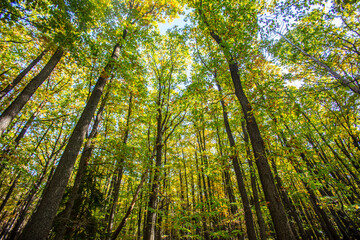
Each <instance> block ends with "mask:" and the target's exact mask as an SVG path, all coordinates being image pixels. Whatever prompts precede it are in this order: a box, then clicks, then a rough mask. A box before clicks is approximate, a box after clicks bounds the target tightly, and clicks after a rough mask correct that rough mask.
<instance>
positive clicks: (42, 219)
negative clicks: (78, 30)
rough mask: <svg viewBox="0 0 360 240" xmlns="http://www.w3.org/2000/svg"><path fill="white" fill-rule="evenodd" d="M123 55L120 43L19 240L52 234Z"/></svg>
mask: <svg viewBox="0 0 360 240" xmlns="http://www.w3.org/2000/svg"><path fill="white" fill-rule="evenodd" d="M123 38H124V36H123ZM119 55H120V45H119V44H116V45H115V47H114V51H113V53H112V56H111V58H112V59H111V60H110V63H108V64H107V65H106V67H105V69H104V71H103V72H102V74H101V75H100V77H99V79H98V81H97V83H96V85H95V87H94V90H93V91H92V93H91V96H90V98H89V101H88V102H87V104H86V106H85V109H84V111H83V113H82V114H81V117H80V119H79V121H78V123H77V124H76V126H75V129H74V131H73V133H72V134H71V137H70V139H69V142H68V144H67V146H66V148H65V150H64V153H63V155H62V157H61V159H60V161H59V164H58V166H57V168H56V170H55V172H54V175H53V177H52V179H51V180H50V182H49V184H48V186H47V188H46V189H45V190H44V193H43V195H42V199H41V201H40V204H39V207H38V209H37V210H36V212H35V213H34V214H33V216H32V217H31V219H30V221H29V223H28V224H27V225H26V226H25V229H24V232H23V234H22V235H21V236H20V238H19V239H20V240H30V239H32V240H43V239H46V238H47V236H48V235H49V232H50V230H51V226H52V223H53V221H54V218H55V216H56V212H57V210H58V208H59V205H60V202H61V199H62V197H63V194H64V191H65V188H66V185H67V183H68V181H69V178H70V175H71V172H72V170H73V167H74V165H75V161H76V158H77V155H78V154H79V150H80V148H81V145H82V143H83V141H84V138H85V135H86V132H87V130H88V128H89V125H90V122H91V119H92V117H93V116H94V113H95V110H96V108H97V105H98V103H99V101H100V98H101V95H102V93H103V90H104V87H105V85H106V83H107V79H108V77H109V73H110V71H111V69H112V68H113V64H114V61H115V60H116V59H117V58H118V57H119Z"/></svg>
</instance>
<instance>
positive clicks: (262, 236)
mask: <svg viewBox="0 0 360 240" xmlns="http://www.w3.org/2000/svg"><path fill="white" fill-rule="evenodd" d="M241 128H242V131H243V135H244V141H245V145H246V155H247V157H248V164H249V169H250V182H251V188H252V190H253V197H254V205H255V211H256V217H257V222H258V224H259V232H260V239H261V240H266V239H267V235H266V232H267V228H266V224H265V220H264V217H263V215H262V212H261V207H260V198H259V193H258V188H257V184H256V175H255V168H254V165H253V160H252V159H251V153H250V148H249V146H250V143H249V136H248V133H247V131H246V126H245V123H244V122H241Z"/></svg>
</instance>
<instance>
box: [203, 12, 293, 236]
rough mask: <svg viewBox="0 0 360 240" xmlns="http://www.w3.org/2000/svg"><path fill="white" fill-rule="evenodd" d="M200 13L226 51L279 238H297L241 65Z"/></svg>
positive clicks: (220, 45)
mask: <svg viewBox="0 0 360 240" xmlns="http://www.w3.org/2000/svg"><path fill="white" fill-rule="evenodd" d="M197 10H198V12H199V15H200V17H201V18H202V20H203V22H204V23H205V24H206V25H207V26H208V28H209V31H210V35H211V37H212V38H213V39H214V40H215V42H216V43H217V44H218V45H219V47H220V48H221V49H222V51H223V53H224V55H225V57H226V60H227V62H228V65H229V70H230V74H231V79H232V82H233V85H234V88H235V95H236V97H237V99H238V100H239V102H240V105H241V108H242V111H243V114H244V117H245V121H246V128H247V131H248V134H249V137H250V142H251V145H252V148H253V153H254V156H255V159H256V166H257V168H258V172H259V177H260V181H261V184H262V188H263V191H264V195H265V199H266V201H267V202H269V204H268V208H269V210H270V215H271V218H272V220H273V223H274V227H275V231H276V236H277V238H278V239H280V240H282V239H285V240H292V239H295V237H294V234H293V233H292V231H291V228H290V224H289V220H288V218H287V216H286V212H285V209H284V206H283V205H282V203H281V199H280V196H279V193H278V192H277V189H276V186H275V182H274V178H273V176H272V172H271V168H270V165H269V162H268V160H267V157H266V152H265V144H264V141H263V139H262V137H261V134H260V130H259V127H258V125H257V123H256V119H255V117H254V114H253V108H252V107H251V104H250V102H249V100H248V98H247V96H246V94H245V92H244V89H243V87H242V84H241V80H240V75H239V67H238V64H237V62H236V61H235V60H234V58H233V57H232V55H231V53H230V52H229V50H228V48H227V46H226V43H224V42H223V40H222V39H221V37H220V36H219V35H218V34H217V33H216V32H215V31H214V30H212V29H211V26H210V24H209V23H208V22H207V19H206V16H205V15H204V13H203V12H202V9H201V6H200V7H199V8H198V9H197Z"/></svg>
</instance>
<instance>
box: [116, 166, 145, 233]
mask: <svg viewBox="0 0 360 240" xmlns="http://www.w3.org/2000/svg"><path fill="white" fill-rule="evenodd" d="M146 175H147V170H146V171H145V173H144V174H143V176H142V177H141V180H140V183H139V185H138V187H137V189H136V191H135V193H134V196H133V199H132V201H131V203H130V206H129V208H128V210H127V211H126V213H125V216H124V217H123V219H122V220H121V222H120V224H119V226H118V227H117V228H116V230H115V232H114V233H113V234H112V236H111V240H115V239H116V238H117V236H118V235H119V234H120V232H121V230H122V229H123V228H124V226H125V224H126V221H127V220H128V218H129V216H130V214H131V212H132V210H133V208H134V206H135V203H136V200H137V198H138V196H139V193H140V191H141V189H142V186H143V185H144V182H145V179H146Z"/></svg>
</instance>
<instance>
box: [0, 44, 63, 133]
mask: <svg viewBox="0 0 360 240" xmlns="http://www.w3.org/2000/svg"><path fill="white" fill-rule="evenodd" d="M63 54H64V51H63V50H62V48H60V47H59V48H58V49H57V50H56V51H55V53H54V55H53V56H52V57H51V58H50V60H49V61H48V62H47V64H46V65H45V67H44V68H43V69H42V70H41V71H40V73H39V74H38V75H36V76H35V77H34V78H33V79H32V80H31V81H30V82H29V83H28V84H27V85H26V87H25V88H24V90H23V91H22V92H21V93H20V94H19V96H17V98H16V99H15V100H14V101H13V102H12V103H11V104H10V106H9V107H8V108H7V109H5V111H4V112H3V114H2V115H1V116H0V137H1V135H2V134H3V132H4V131H5V129H6V128H7V127H8V126H9V124H10V123H11V121H12V120H13V119H14V118H15V117H16V115H18V114H19V112H20V111H21V109H22V108H23V107H24V106H25V104H26V103H27V102H28V101H29V100H30V98H31V96H32V95H33V94H34V93H35V91H36V90H37V89H38V88H39V87H40V85H41V84H42V83H43V82H44V81H45V80H46V79H47V78H48V77H49V76H50V74H51V72H52V71H53V70H54V68H55V66H56V65H57V64H58V63H59V61H60V59H61V57H62V56H63Z"/></svg>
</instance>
